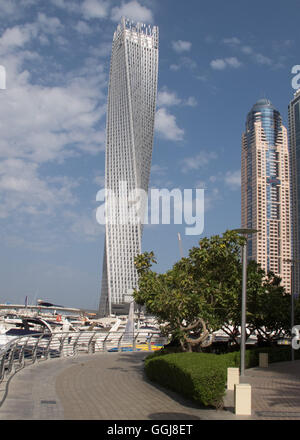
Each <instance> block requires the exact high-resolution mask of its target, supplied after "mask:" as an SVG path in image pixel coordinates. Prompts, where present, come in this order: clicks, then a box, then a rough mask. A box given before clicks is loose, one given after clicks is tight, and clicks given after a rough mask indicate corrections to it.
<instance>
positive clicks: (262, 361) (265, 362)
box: [259, 353, 269, 368]
mask: <svg viewBox="0 0 300 440" xmlns="http://www.w3.org/2000/svg"><path fill="white" fill-rule="evenodd" d="M268 366H269V355H268V353H259V367H260V368H268Z"/></svg>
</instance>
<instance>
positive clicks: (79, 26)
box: [74, 20, 92, 35]
mask: <svg viewBox="0 0 300 440" xmlns="http://www.w3.org/2000/svg"><path fill="white" fill-rule="evenodd" d="M74 28H75V30H76V31H77V32H79V33H80V34H84V35H88V34H90V33H91V32H92V29H91V28H90V26H89V25H88V24H87V23H86V22H85V21H82V20H79V21H78V23H76V25H75V26H74Z"/></svg>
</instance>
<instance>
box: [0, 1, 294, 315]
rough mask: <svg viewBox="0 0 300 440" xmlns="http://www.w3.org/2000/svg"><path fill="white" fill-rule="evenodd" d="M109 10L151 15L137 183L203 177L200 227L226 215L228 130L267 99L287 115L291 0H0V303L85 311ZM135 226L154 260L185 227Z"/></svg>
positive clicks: (235, 215)
mask: <svg viewBox="0 0 300 440" xmlns="http://www.w3.org/2000/svg"><path fill="white" fill-rule="evenodd" d="M122 15H125V16H127V17H128V18H131V19H132V20H134V21H136V20H137V21H142V22H146V23H151V24H155V25H157V26H159V30H160V59H159V84H158V105H157V115H156V130H155V139H154V147H153V161H152V163H153V168H152V172H151V185H150V186H151V187H157V188H169V189H173V188H180V189H184V188H186V189H192V188H205V227H204V231H203V234H202V237H203V236H210V235H212V234H221V233H223V232H224V231H225V230H226V229H231V228H237V227H239V226H240V156H241V154H240V153H241V134H242V131H243V129H244V124H245V119H246V115H247V112H248V111H249V110H250V108H251V107H252V105H253V104H254V103H255V102H256V101H257V100H258V99H259V98H261V97H267V98H269V99H270V100H271V101H272V103H273V104H274V106H275V107H276V108H277V109H278V110H279V111H280V112H281V115H282V117H283V122H284V124H285V125H287V107H288V103H289V101H290V99H291V98H292V96H293V93H294V90H293V89H292V86H291V80H292V74H291V69H292V66H294V65H297V64H300V56H299V49H298V44H299V40H298V39H299V30H298V29H299V20H298V16H299V1H295V0H290V1H289V2H288V3H287V2H285V3H284V2H281V1H278V0H275V1H274V0H273V1H270V0H265V1H264V2H260V1H257V0H252V1H251V2H246V1H243V0H242V1H241V0H240V1H238V0H228V1H226V2H225V1H223V0H212V1H210V2H206V1H202V0H187V1H185V2H183V1H179V0H159V1H158V0H151V1H150V0H139V1H137V0H133V1H129V0H125V1H119V0H116V1H115V0H109V1H108V0H107V1H103V0H80V1H77V0H48V1H47V2H45V1H38V0H0V65H2V66H4V67H5V69H6V90H0V133H1V135H0V238H1V247H0V259H1V265H0V271H1V272H0V276H1V287H0V302H7V301H10V302H13V303H22V302H23V301H24V298H25V296H26V295H27V296H28V297H29V301H30V302H35V301H36V299H37V298H43V299H48V300H50V301H53V302H55V303H58V304H64V305H66V306H75V307H86V308H97V306H98V301H99V294H100V285H101V274H102V257H103V241H104V234H103V227H102V226H100V225H99V224H97V222H96V218H95V210H96V208H97V206H98V204H97V202H96V193H97V191H98V190H99V189H101V188H102V186H103V177H104V158H105V154H104V150H105V113H106V96H107V84H108V74H109V63H110V49H111V42H112V36H113V32H114V29H115V28H116V26H117V24H118V21H119V19H120V17H121V16H122ZM185 226H186V225H184V224H183V225H172V224H171V225H156V226H154V225H152V226H150V225H149V226H146V227H145V230H144V238H143V250H147V251H150V250H153V251H154V252H155V254H156V256H157V259H158V263H159V264H158V265H157V270H158V271H165V270H167V269H168V268H169V267H171V266H172V264H173V263H174V262H175V261H176V260H177V259H179V257H180V253H179V246H178V240H177V233H178V232H180V233H181V237H182V242H183V249H184V253H185V254H186V253H187V252H188V249H189V248H190V247H192V246H193V245H196V244H197V242H198V240H199V237H197V236H186V235H184V230H185Z"/></svg>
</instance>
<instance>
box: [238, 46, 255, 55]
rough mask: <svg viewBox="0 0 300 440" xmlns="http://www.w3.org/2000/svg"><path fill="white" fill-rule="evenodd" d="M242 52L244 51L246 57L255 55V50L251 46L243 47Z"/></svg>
mask: <svg viewBox="0 0 300 440" xmlns="http://www.w3.org/2000/svg"><path fill="white" fill-rule="evenodd" d="M241 51H242V52H243V53H245V54H246V55H250V54H252V53H253V49H252V47H251V46H243V47H242V48H241Z"/></svg>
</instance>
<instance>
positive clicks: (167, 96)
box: [157, 88, 181, 107]
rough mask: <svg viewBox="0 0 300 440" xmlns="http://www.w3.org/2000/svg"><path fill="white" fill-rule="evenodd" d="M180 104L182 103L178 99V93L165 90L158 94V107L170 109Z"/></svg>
mask: <svg viewBox="0 0 300 440" xmlns="http://www.w3.org/2000/svg"><path fill="white" fill-rule="evenodd" d="M180 103H181V99H180V98H178V96H177V94H176V92H171V91H169V90H168V89H166V88H163V89H162V90H160V91H159V92H158V94H157V105H158V107H162V106H166V107H170V106H172V105H178V104H180Z"/></svg>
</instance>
